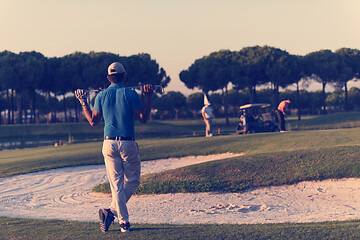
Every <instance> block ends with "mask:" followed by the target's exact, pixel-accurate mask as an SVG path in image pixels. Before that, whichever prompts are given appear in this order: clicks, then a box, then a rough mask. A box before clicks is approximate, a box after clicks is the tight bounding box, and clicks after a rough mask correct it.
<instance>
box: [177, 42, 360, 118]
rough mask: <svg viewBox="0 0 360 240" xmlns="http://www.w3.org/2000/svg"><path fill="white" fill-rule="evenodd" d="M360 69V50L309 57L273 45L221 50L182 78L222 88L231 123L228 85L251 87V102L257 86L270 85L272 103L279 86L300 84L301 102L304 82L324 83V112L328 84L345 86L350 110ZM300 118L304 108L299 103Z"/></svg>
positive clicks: (213, 88) (191, 84) (192, 83)
mask: <svg viewBox="0 0 360 240" xmlns="http://www.w3.org/2000/svg"><path fill="white" fill-rule="evenodd" d="M359 72H360V51H359V50H357V49H350V48H341V49H338V50H336V51H335V52H332V51H331V50H320V51H316V52H311V53H309V54H307V55H305V56H299V55H293V54H290V53H288V52H287V51H284V50H282V49H279V48H274V47H270V46H254V47H245V48H243V49H241V50H239V51H230V50H221V51H218V52H213V53H211V54H209V55H208V56H204V57H202V58H200V59H197V60H195V62H194V63H193V64H192V65H191V66H190V67H189V68H188V69H187V70H184V71H182V72H181V73H180V80H181V81H182V82H184V83H185V85H186V86H187V87H188V88H191V89H193V88H194V87H197V88H199V89H201V90H202V91H203V92H205V93H208V92H210V91H217V90H221V91H222V93H223V105H224V108H225V114H226V119H227V122H228V113H229V111H228V106H229V105H228V99H229V97H228V87H229V84H230V83H231V84H232V85H233V86H234V89H236V90H245V89H246V90H247V91H248V92H249V95H250V96H249V97H250V99H249V102H250V103H254V102H257V101H258V98H257V88H258V87H259V86H262V85H270V86H271V87H270V88H271V90H272V92H273V93H272V96H273V97H272V101H271V102H272V104H273V106H274V107H276V106H277V105H278V103H279V88H280V87H282V88H286V87H288V86H290V85H296V89H297V91H296V93H297V94H296V102H297V103H300V102H301V101H300V96H301V94H300V86H299V83H300V82H301V81H305V82H306V81H307V82H309V81H316V82H319V83H321V84H322V96H321V99H320V100H321V106H322V110H321V111H322V113H325V112H326V109H327V107H326V98H327V95H326V91H325V89H326V86H327V85H329V84H332V85H333V86H335V87H336V88H339V89H341V88H344V109H345V111H348V110H349V97H348V86H347V85H348V82H349V81H351V80H357V79H358V78H359ZM296 107H297V110H298V111H297V112H298V117H299V119H300V114H301V107H300V104H298V105H297V106H296Z"/></svg>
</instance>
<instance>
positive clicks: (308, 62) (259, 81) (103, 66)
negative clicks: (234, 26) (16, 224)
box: [0, 46, 360, 123]
mask: <svg viewBox="0 0 360 240" xmlns="http://www.w3.org/2000/svg"><path fill="white" fill-rule="evenodd" d="M114 61H120V62H122V63H123V64H124V66H125V68H126V70H127V84H128V86H133V85H137V84H139V83H151V84H159V85H162V86H163V87H166V86H167V85H168V83H169V82H170V78H169V77H168V76H167V74H166V72H165V70H164V69H163V68H161V67H159V65H158V64H157V63H156V61H155V60H153V59H151V57H150V55H149V54H138V55H133V56H129V57H123V56H119V55H117V54H112V53H104V52H101V53H96V52H90V53H88V54H85V53H80V52H76V53H73V54H70V55H66V56H64V57H61V58H47V57H45V56H43V55H42V54H41V53H38V52H22V53H19V54H15V53H12V52H9V51H3V52H0V93H1V97H0V101H1V102H0V112H3V113H5V114H6V116H2V115H1V114H0V123H1V122H4V121H2V119H1V118H4V119H6V122H7V123H14V122H17V123H22V122H23V120H25V121H27V122H36V119H37V118H38V116H39V115H43V114H48V115H49V116H50V118H49V121H56V119H58V118H57V112H59V111H61V112H63V113H64V116H63V119H64V120H65V121H68V119H69V117H68V114H69V111H67V110H69V109H71V110H72V111H73V112H74V114H72V116H74V121H78V120H79V119H78V118H79V110H78V108H79V105H78V103H77V100H76V99H75V97H74V96H73V95H70V93H71V94H73V91H74V90H75V89H77V88H85V89H88V88H93V89H97V88H104V87H107V86H108V84H109V83H108V82H107V80H106V73H107V71H106V70H107V67H108V65H109V64H110V63H112V62H114ZM359 69H360V51H359V50H357V49H349V48H341V49H338V50H337V51H335V52H332V51H330V50H321V51H317V52H312V53H309V54H307V55H305V56H297V55H292V54H290V53H288V52H286V51H284V50H281V49H278V48H274V47H269V46H263V47H261V46H254V47H245V48H243V49H241V50H239V51H229V50H221V51H218V52H213V53H211V54H209V55H208V56H205V57H202V58H200V59H197V60H195V62H194V63H193V64H192V65H191V66H190V67H189V68H188V69H187V70H184V71H182V72H181V73H180V74H179V76H180V80H181V81H182V82H184V83H185V85H186V86H187V87H188V88H191V89H193V88H195V87H197V88H199V89H200V90H201V91H203V92H204V93H206V94H208V95H209V94H210V93H212V94H211V96H212V97H213V98H214V99H221V105H222V107H221V108H220V107H219V109H222V110H221V111H220V110H219V114H222V113H223V114H224V116H225V117H226V119H227V122H228V118H229V114H230V113H231V112H233V109H236V106H240V105H241V104H245V103H249V102H250V103H253V102H260V101H262V99H263V97H261V94H263V93H262V92H261V91H264V92H266V93H267V96H269V92H270V93H271V99H269V98H266V102H272V104H273V106H274V107H276V106H277V105H278V103H279V100H280V99H283V97H284V96H285V95H280V94H282V93H280V92H279V89H280V88H284V89H285V88H286V87H288V86H291V85H295V86H296V89H297V90H296V91H295V93H296V94H295V95H294V94H292V95H291V99H292V102H293V103H294V104H292V106H293V107H295V106H296V107H297V112H298V116H299V119H300V113H301V111H306V112H312V110H306V109H307V108H306V107H304V106H303V105H302V103H305V102H307V103H309V101H308V100H306V96H307V95H309V94H310V95H314V96H317V97H318V95H319V93H308V92H307V91H305V90H304V89H303V90H301V89H300V85H301V84H300V83H309V82H310V81H317V82H319V83H321V84H322V91H321V97H320V98H319V101H316V104H318V102H320V103H321V104H320V106H321V111H322V112H323V113H324V112H325V111H326V110H327V109H329V108H327V105H329V106H331V104H333V103H334V102H337V104H343V109H344V110H345V111H348V110H350V109H352V108H351V106H350V105H351V102H350V100H349V94H350V93H349V91H348V86H347V84H348V82H349V81H350V80H357V78H358V77H359ZM230 84H231V85H232V86H233V89H231V91H230V90H229V88H230V86H231V85H230ZM329 84H331V85H333V86H335V87H336V88H337V89H343V90H337V91H336V92H335V93H336V94H337V95H336V94H335V93H333V94H332V95H331V96H332V98H333V100H331V101H330V99H328V98H329V97H330V96H329V94H327V93H326V91H325V89H326V86H328V85H329ZM264 86H269V89H264ZM259 89H261V90H260V92H259ZM219 90H220V92H221V94H218V92H219ZM353 90H354V91H353V92H357V89H353ZM334 94H335V95H336V96H341V99H343V100H341V101H340V100H339V97H334V96H335V95H334ZM200 95H201V97H200ZM69 96H71V97H69ZM202 96H203V95H202V93H199V94H198V95H197V97H196V98H198V100H197V101H198V102H199V103H200V102H201V105H202V103H203V102H202V99H201V100H200V98H202ZM192 98H194V96H192V95H190V96H189V97H187V98H186V97H185V96H183V95H182V94H181V93H180V92H169V93H167V94H165V95H163V96H161V97H159V96H154V108H155V109H156V111H157V114H156V116H157V117H158V118H177V117H179V116H182V115H183V113H184V112H187V113H189V112H191V111H192V112H193V113H195V112H194V111H196V109H199V108H201V106H198V105H196V104H193V105H187V104H186V102H187V101H190V100H189V99H192ZM312 98H314V97H312ZM59 99H62V101H61V102H60V103H59ZM234 99H235V100H234ZM212 101H218V100H212ZM232 101H237V102H232ZM295 103H296V104H295ZM59 104H61V106H59ZM312 104H313V105H314V104H315V102H314V101H313V102H312ZM316 104H315V106H317V105H316ZM187 106H188V107H187ZM195 106H196V107H195ZM171 108H172V109H173V110H172V111H170V110H169V109H171ZM338 108H339V107H338ZM185 110H186V111H185ZM16 112H17V113H18V114H16ZM170 113H171V114H170ZM16 115H17V116H18V117H17V118H15V116H16ZM28 116H29V118H30V119H29V120H27V119H26V118H27V117H28ZM15 119H17V121H15Z"/></svg>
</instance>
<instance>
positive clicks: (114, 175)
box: [75, 62, 153, 232]
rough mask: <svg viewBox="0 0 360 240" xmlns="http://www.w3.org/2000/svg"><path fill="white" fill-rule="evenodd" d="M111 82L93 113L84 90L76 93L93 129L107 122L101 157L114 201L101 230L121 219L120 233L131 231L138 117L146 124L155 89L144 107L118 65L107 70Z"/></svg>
mask: <svg viewBox="0 0 360 240" xmlns="http://www.w3.org/2000/svg"><path fill="white" fill-rule="evenodd" d="M107 78H108V80H109V81H110V83H111V85H110V86H109V87H108V88H107V89H105V90H104V91H102V92H100V93H99V94H98V95H97V96H96V98H95V103H94V109H93V111H91V110H90V107H89V105H88V103H87V97H86V94H85V91H84V90H82V89H78V90H76V92H75V94H76V97H77V98H78V99H79V101H80V103H81V105H82V108H83V110H84V113H85V116H86V119H87V120H88V121H89V123H90V125H91V126H96V125H97V124H98V123H99V122H100V121H101V118H103V119H104V142H103V148H102V154H103V156H104V162H105V166H106V173H107V177H108V179H109V182H110V187H111V194H112V202H111V205H110V207H109V208H107V209H100V210H99V218H100V221H101V222H100V229H101V231H103V232H107V231H108V229H109V226H110V225H111V223H112V222H113V221H114V219H115V217H117V218H118V220H119V223H120V230H121V232H128V231H130V222H129V213H128V209H127V207H126V203H127V201H128V200H129V199H130V197H131V195H132V194H133V193H134V191H135V190H136V188H137V187H138V186H139V184H140V157H139V148H138V145H137V143H136V142H135V138H134V135H135V127H134V123H135V118H137V119H139V120H140V122H142V123H146V121H147V119H148V117H149V115H150V110H151V99H152V94H153V86H152V85H145V86H143V87H142V91H143V93H144V94H145V100H144V105H142V103H141V101H140V97H139V95H138V94H137V93H136V91H135V90H132V89H129V88H126V87H125V86H124V82H125V81H126V73H125V69H124V67H123V65H122V64H121V63H118V62H114V63H112V64H111V65H110V66H109V67H108V76H107Z"/></svg>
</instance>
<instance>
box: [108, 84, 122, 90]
mask: <svg viewBox="0 0 360 240" xmlns="http://www.w3.org/2000/svg"><path fill="white" fill-rule="evenodd" d="M124 87H125V85H124V84H122V83H112V84H111V85H110V86H109V87H108V89H109V88H124Z"/></svg>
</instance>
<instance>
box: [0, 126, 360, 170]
mask: <svg viewBox="0 0 360 240" xmlns="http://www.w3.org/2000/svg"><path fill="white" fill-rule="evenodd" d="M359 142H360V128H352V129H335V130H316V131H301V132H300V131H296V132H287V133H261V134H253V135H240V136H238V135H227V136H216V137H213V138H205V137H191V138H165V139H141V140H139V141H138V143H139V148H140V157H141V160H142V161H148V160H154V159H163V158H170V157H185V156H191V155H195V156H198V155H209V154H217V153H226V152H232V153H245V154H246V155H247V156H249V155H253V154H260V153H272V152H281V151H284V152H288V151H296V150H301V149H304V150H311V149H320V148H331V147H337V146H354V145H356V144H357V143H359ZM101 149H102V142H101V141H99V142H87V143H77V144H68V145H63V146H61V147H40V148H31V149H19V150H8V151H1V152H0V177H6V176H12V175H16V174H20V173H28V172H35V171H40V170H46V169H52V168H59V167H72V166H81V165H89V164H103V163H104V162H103V157H102V154H101Z"/></svg>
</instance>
